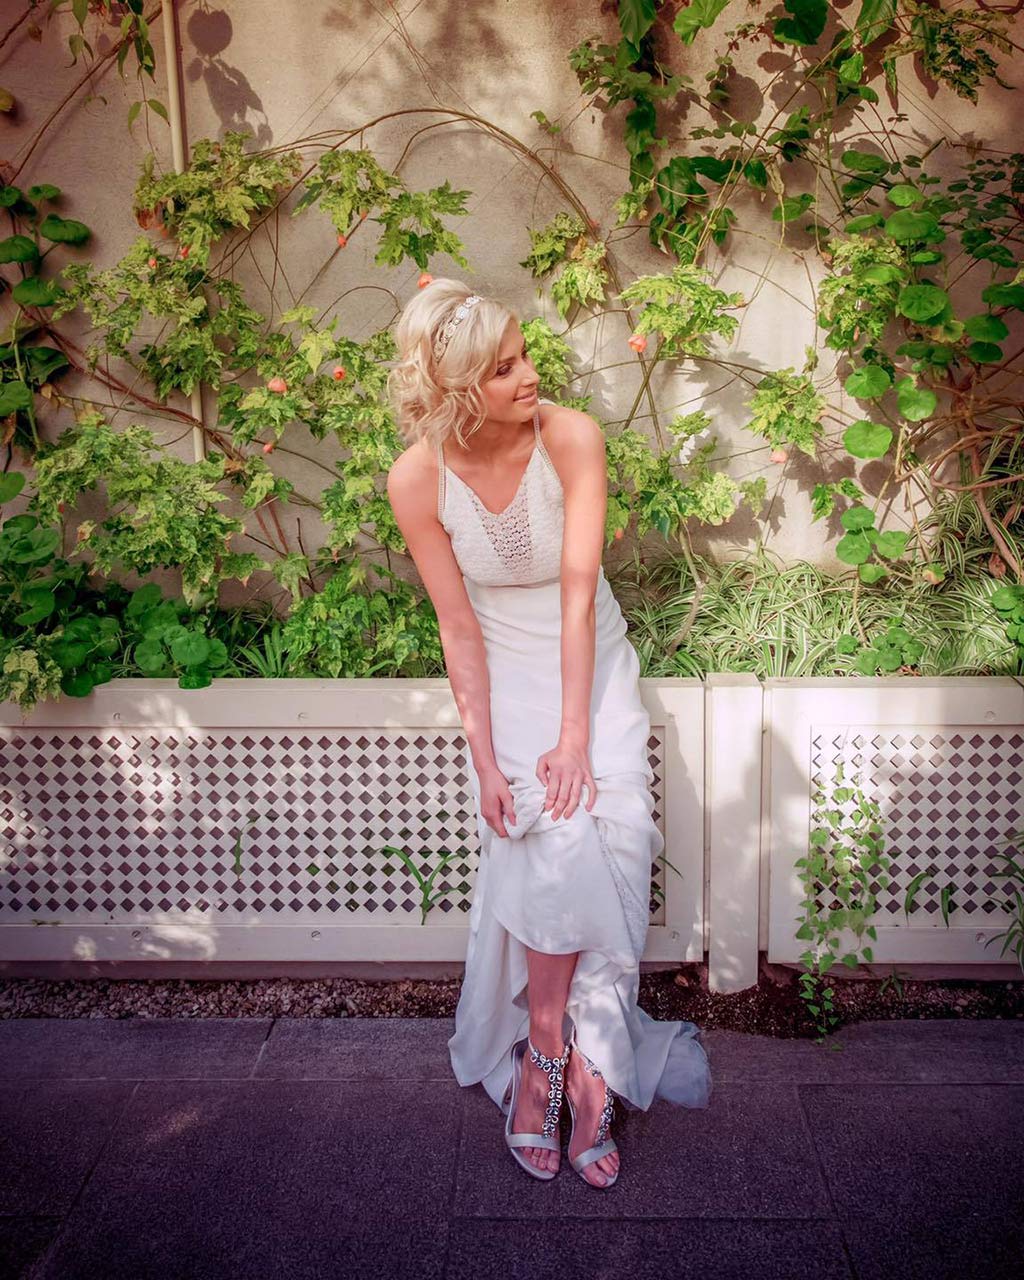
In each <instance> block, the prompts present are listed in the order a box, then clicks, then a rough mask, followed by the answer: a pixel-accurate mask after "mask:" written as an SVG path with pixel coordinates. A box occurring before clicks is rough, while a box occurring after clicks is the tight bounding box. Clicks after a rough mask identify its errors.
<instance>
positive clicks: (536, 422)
mask: <svg viewBox="0 0 1024 1280" xmlns="http://www.w3.org/2000/svg"><path fill="white" fill-rule="evenodd" d="M552 403H553V402H552V401H551V400H538V401H537V408H536V409H534V411H533V437H534V442H535V447H536V449H537V452H538V453H539V454H540V456H541V457H542V458H543V459H544V461H545V462H546V463H547V464H548V467H549V468H550V469H551V471H552V472H554V474H555V475H556V476H557V475H558V472H557V471H555V464H554V463H553V462H552V461H551V459H550V458H549V457H548V451H547V449H545V448H544V441H543V440H542V439H541V438H540V406H541V405H542V404H552Z"/></svg>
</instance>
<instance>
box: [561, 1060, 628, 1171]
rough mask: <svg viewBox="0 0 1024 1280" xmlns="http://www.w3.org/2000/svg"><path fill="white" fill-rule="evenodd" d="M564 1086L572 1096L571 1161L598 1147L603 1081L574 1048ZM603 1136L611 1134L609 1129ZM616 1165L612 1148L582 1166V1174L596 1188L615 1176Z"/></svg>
mask: <svg viewBox="0 0 1024 1280" xmlns="http://www.w3.org/2000/svg"><path fill="white" fill-rule="evenodd" d="M565 1088H566V1092H567V1093H569V1094H570V1095H571V1096H572V1103H573V1106H574V1107H575V1108H576V1129H575V1132H574V1133H573V1135H572V1141H571V1142H570V1144H569V1159H570V1160H573V1159H575V1158H576V1156H578V1155H581V1154H582V1153H583V1152H584V1151H586V1150H587V1149H588V1148H589V1147H594V1146H597V1141H596V1139H597V1131H598V1127H599V1125H600V1123H601V1113H602V1111H603V1110H604V1100H605V1082H604V1078H603V1077H602V1076H594V1075H591V1074H590V1072H589V1071H588V1070H587V1068H586V1064H585V1062H584V1059H583V1054H582V1053H580V1052H579V1051H578V1050H577V1051H576V1052H574V1053H573V1054H572V1056H571V1057H570V1058H569V1067H568V1070H567V1072H566V1078H565ZM605 1136H606V1137H611V1136H612V1135H611V1131H610V1130H609V1132H608V1133H607V1134H606V1135H605ZM618 1168H619V1153H618V1152H617V1151H612V1152H611V1153H610V1154H609V1155H606V1156H602V1157H601V1159H600V1160H595V1161H594V1162H593V1164H588V1165H585V1166H584V1168H583V1169H582V1173H583V1176H584V1178H586V1180H587V1181H588V1182H590V1183H592V1184H593V1185H594V1186H595V1187H603V1186H604V1185H605V1183H606V1182H607V1181H608V1180H609V1178H612V1177H614V1176H615V1174H616V1173H617V1172H618Z"/></svg>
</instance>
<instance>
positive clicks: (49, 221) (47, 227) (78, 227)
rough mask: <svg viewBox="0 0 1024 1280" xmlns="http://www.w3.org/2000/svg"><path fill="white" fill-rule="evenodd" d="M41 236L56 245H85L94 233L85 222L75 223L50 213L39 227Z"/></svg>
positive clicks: (70, 219)
mask: <svg viewBox="0 0 1024 1280" xmlns="http://www.w3.org/2000/svg"><path fill="white" fill-rule="evenodd" d="M39 233H40V235H44V236H45V237H46V238H47V240H52V241H53V242H54V243H55V244H85V242H86V240H88V239H89V237H90V236H91V235H92V232H91V231H90V230H89V228H88V227H87V226H86V225H85V223H84V222H75V220H74V219H73V218H58V217H57V215H56V214H55V213H48V214H47V215H46V217H45V218H44V219H43V220H42V222H41V223H40V225H39Z"/></svg>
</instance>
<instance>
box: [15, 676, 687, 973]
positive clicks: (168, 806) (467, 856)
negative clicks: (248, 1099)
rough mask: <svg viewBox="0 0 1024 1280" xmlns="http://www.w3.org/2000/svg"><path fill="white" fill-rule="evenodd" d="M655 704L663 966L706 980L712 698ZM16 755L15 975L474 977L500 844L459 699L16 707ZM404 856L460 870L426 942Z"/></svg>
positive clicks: (405, 693)
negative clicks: (489, 868)
mask: <svg viewBox="0 0 1024 1280" xmlns="http://www.w3.org/2000/svg"><path fill="white" fill-rule="evenodd" d="M642 691H643V697H644V700H645V703H646V704H647V706H648V708H649V710H650V714H651V738H650V759H651V763H652V767H653V769H654V771H655V778H656V780H655V798H656V806H657V807H656V815H655V816H656V820H657V821H658V824H659V826H660V828H661V830H662V833H663V834H664V836H665V839H666V856H667V858H668V860H669V861H670V862H671V863H672V864H673V865H674V866H675V867H676V868H677V869H678V871H679V873H680V874H678V875H677V874H675V873H673V872H672V871H669V870H667V869H666V868H665V867H664V865H659V866H658V867H657V868H655V869H654V870H655V871H656V874H655V876H654V881H653V883H654V884H655V885H657V886H658V887H659V888H661V889H662V890H663V894H664V896H663V898H661V899H659V898H658V897H657V896H655V897H653V898H652V908H653V909H652V915H651V927H650V930H649V934H648V942H647V949H646V952H645V956H644V958H645V960H648V961H676V962H678V961H681V960H684V959H689V960H699V959H700V958H701V957H702V955H703V952H704V946H705V938H704V893H703V866H704V848H703V841H702V839H701V801H702V797H701V788H700V787H698V786H695V785H694V784H693V781H692V780H693V779H700V778H701V777H702V774H703V766H702V753H703V719H702V711H703V690H702V686H701V683H700V681H698V680H660V681H644V682H642ZM552 745H553V744H552ZM0 749H2V756H0V961H13V960H18V961H35V962H41V961H88V960H93V961H111V960H123V961H153V962H160V961H163V962H167V963H171V962H181V961H188V960H192V961H256V960H259V961H275V960H276V961H281V962H303V961H314V962H336V961H462V960H463V959H464V957H465V951H466V938H467V919H468V910H469V906H470V901H471V896H470V892H469V890H470V889H471V886H472V880H473V876H474V874H475V868H476V860H477V853H478V850H479V840H478V830H477V821H476V814H475V810H474V809H473V808H472V798H471V792H470V789H469V783H468V773H467V758H466V744H465V738H464V736H463V734H462V730H461V726H460V721H459V715H458V710H457V707H456V704H455V700H454V698H453V696H452V693H451V688H450V686H449V684H448V681H447V680H444V679H433V680H377V679H366V680H239V679H218V680H215V681H214V682H213V685H212V686H211V687H209V688H206V689H198V690H182V689H179V688H178V685H177V681H176V680H146V679H140V680H114V681H111V682H110V683H109V684H106V685H101V686H99V687H97V688H96V689H95V690H94V691H93V692H92V693H91V694H90V695H89V697H87V698H83V699H75V698H62V699H60V700H59V701H58V702H48V703H41V704H40V705H39V706H37V707H36V709H35V711H34V712H33V713H32V714H31V715H29V716H28V717H27V718H23V716H22V714H21V711H20V709H19V708H18V707H17V706H15V705H14V704H11V703H7V704H2V705H0ZM250 817H251V818H252V821H251V822H250ZM236 846H237V847H238V849H239V852H238V858H237V865H236ZM386 846H392V847H399V848H404V849H406V850H407V851H408V852H409V853H410V854H411V855H413V857H414V858H415V860H416V861H417V862H418V863H419V862H423V864H424V865H423V867H422V870H423V872H424V874H429V872H430V870H432V869H433V867H434V866H435V865H436V856H437V855H438V854H439V853H440V851H449V852H455V853H457V855H458V856H457V857H456V858H455V860H454V861H453V862H452V863H450V864H449V866H448V867H447V868H446V870H445V871H443V872H442V873H441V874H440V875H439V876H438V878H437V880H436V882H435V885H434V888H435V890H436V889H440V888H451V889H454V890H455V892H453V893H449V894H446V895H445V896H443V897H441V898H439V900H438V902H437V904H436V905H435V906H434V907H433V909H432V910H431V911H430V912H429V913H428V915H427V918H426V921H425V923H424V922H422V916H421V912H420V893H419V890H418V886H417V883H416V880H415V878H414V877H413V875H411V874H410V873H409V871H408V870H407V869H406V868H405V867H404V866H403V864H402V862H401V860H400V859H398V858H396V857H394V856H388V855H385V854H383V853H382V852H381V851H382V850H383V849H384V848H385V847H386ZM157 967H158V966H156V965H154V968H157Z"/></svg>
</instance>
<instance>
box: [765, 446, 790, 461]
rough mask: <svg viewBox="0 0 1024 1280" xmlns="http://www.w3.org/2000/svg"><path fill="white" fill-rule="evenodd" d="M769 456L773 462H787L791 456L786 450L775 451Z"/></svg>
mask: <svg viewBox="0 0 1024 1280" xmlns="http://www.w3.org/2000/svg"><path fill="white" fill-rule="evenodd" d="M768 456H769V457H770V458H771V460H772V462H785V461H786V460H787V459H788V458H789V454H788V453H787V452H786V451H785V449H773V450H772V451H771V453H770V454H769V455H768Z"/></svg>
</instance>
